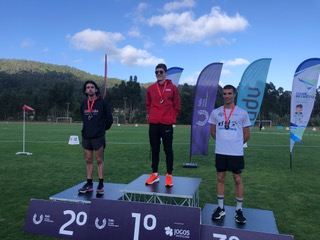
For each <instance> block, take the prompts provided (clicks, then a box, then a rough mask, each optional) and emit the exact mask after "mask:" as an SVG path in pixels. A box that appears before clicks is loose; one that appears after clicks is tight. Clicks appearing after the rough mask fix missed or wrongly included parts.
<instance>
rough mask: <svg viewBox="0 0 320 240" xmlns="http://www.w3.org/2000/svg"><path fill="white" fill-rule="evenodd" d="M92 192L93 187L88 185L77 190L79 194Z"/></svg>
mask: <svg viewBox="0 0 320 240" xmlns="http://www.w3.org/2000/svg"><path fill="white" fill-rule="evenodd" d="M92 191H93V185H92V184H89V183H86V184H84V185H83V187H82V188H80V189H79V190H78V192H79V193H87V192H92Z"/></svg>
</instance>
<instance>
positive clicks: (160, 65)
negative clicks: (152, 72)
mask: <svg viewBox="0 0 320 240" xmlns="http://www.w3.org/2000/svg"><path fill="white" fill-rule="evenodd" d="M158 68H162V69H163V70H164V72H167V65H165V64H164V63H159V64H158V65H157V66H156V68H155V69H158Z"/></svg>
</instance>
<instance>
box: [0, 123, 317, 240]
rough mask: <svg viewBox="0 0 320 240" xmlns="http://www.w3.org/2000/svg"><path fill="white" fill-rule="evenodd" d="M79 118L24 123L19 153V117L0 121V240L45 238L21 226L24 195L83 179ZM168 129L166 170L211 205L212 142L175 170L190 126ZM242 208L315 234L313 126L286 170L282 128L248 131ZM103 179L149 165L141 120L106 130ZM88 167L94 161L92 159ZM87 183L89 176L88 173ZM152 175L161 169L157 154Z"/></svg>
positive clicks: (41, 194) (301, 235) (133, 174)
mask: <svg viewBox="0 0 320 240" xmlns="http://www.w3.org/2000/svg"><path fill="white" fill-rule="evenodd" d="M80 130H81V124H56V123H52V124H50V123H49V124H41V123H38V124H35V123H27V124H26V149H25V150H26V151H27V152H32V153H33V154H32V155H30V156H25V155H16V152H20V151H22V123H6V122H1V123H0V161H1V165H0V171H1V174H0V180H1V181H0V182H1V198H0V199H1V208H0V239H10V240H11V239H52V238H49V237H48V238H46V237H44V236H36V235H32V234H28V233H25V232H24V231H23V227H24V222H25V217H26V213H27V210H28V207H29V201H30V199H31V198H36V199H46V200H48V199H49V197H50V196H53V195H55V194H56V193H58V192H61V191H63V190H65V189H67V188H69V187H72V186H74V185H76V184H78V183H80V182H83V181H85V160H84V156H83V151H82V148H81V145H69V144H68V140H69V137H70V136H71V135H78V136H79V137H80ZM174 131H175V134H174V153H175V164H174V166H175V168H174V172H173V175H176V176H186V177H195V178H201V179H202V182H201V185H200V206H201V207H203V206H204V205H205V203H214V204H216V173H215V168H214V141H213V140H212V139H211V140H210V146H209V155H208V156H193V157H192V162H195V163H197V164H198V168H183V167H182V164H183V163H185V162H188V161H189V141H190V126H177V127H176V128H175V129H174ZM245 154H246V155H245V161H246V169H245V171H244V172H243V179H244V184H245V199H244V207H245V208H256V209H264V210H271V211H273V213H274V215H275V219H276V223H277V227H278V230H279V232H280V233H281V234H290V235H294V237H295V239H298V240H304V239H308V240H318V239H319V235H320V228H319V216H320V207H319V202H320V200H319V199H320V186H319V185H320V177H319V176H320V158H319V156H320V132H319V131H311V130H307V131H306V132H305V134H304V137H303V142H302V143H296V144H295V146H294V149H293V169H292V171H291V170H290V168H289V166H290V165H289V160H290V153H289V131H287V130H277V129H275V128H267V129H266V130H264V131H261V132H259V131H258V129H253V130H252V132H251V139H250V141H249V143H248V147H247V148H246V149H245ZM105 166H106V171H105V181H106V182H110V183H124V184H126V183H129V182H131V181H132V180H134V179H135V178H137V177H139V176H140V175H141V174H149V173H150V171H151V168H150V160H149V143H148V127H147V126H138V127H135V126H124V125H122V126H117V125H114V126H113V127H112V128H111V130H110V131H108V133H107V148H106V153H105ZM94 167H95V170H96V164H95V165H94ZM94 172H95V175H94V181H97V175H96V171H94ZM159 173H160V174H161V175H163V174H165V161H164V153H163V152H161V162H160V166H159ZM225 201H226V205H231V206H234V205H235V197H234V186H233V180H232V177H231V174H229V175H228V178H227V183H226V193H225Z"/></svg>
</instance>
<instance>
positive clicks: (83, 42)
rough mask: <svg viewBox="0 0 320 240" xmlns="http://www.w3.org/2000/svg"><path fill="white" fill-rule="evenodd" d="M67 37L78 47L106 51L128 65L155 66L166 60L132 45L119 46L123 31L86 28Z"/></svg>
mask: <svg viewBox="0 0 320 240" xmlns="http://www.w3.org/2000/svg"><path fill="white" fill-rule="evenodd" d="M67 37H68V38H69V39H70V42H71V44H72V45H73V46H75V47H76V48H77V49H80V50H86V51H103V52H104V53H105V52H106V53H108V55H110V56H111V57H112V59H114V60H115V59H117V60H119V61H120V62H121V64H123V65H126V66H154V65H156V64H157V63H159V62H164V60H163V59H162V58H157V57H155V56H152V55H151V54H150V53H149V52H148V51H146V50H143V49H137V48H135V47H133V46H131V45H127V46H125V47H123V48H120V47H118V46H117V43H118V42H120V41H121V40H123V39H124V37H123V36H122V34H121V33H110V32H103V31H100V30H91V29H86V30H83V31H81V32H78V33H76V34H74V35H73V36H70V35H69V36H67ZM149 44H151V43H149Z"/></svg>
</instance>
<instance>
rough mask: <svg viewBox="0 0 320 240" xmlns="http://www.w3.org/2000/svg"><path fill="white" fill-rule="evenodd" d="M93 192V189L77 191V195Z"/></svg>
mask: <svg viewBox="0 0 320 240" xmlns="http://www.w3.org/2000/svg"><path fill="white" fill-rule="evenodd" d="M92 191H93V189H92V190H85V191H80V190H79V191H78V192H79V193H88V192H92Z"/></svg>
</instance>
